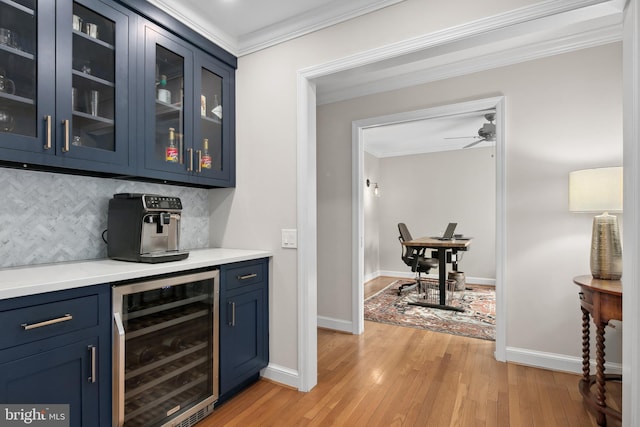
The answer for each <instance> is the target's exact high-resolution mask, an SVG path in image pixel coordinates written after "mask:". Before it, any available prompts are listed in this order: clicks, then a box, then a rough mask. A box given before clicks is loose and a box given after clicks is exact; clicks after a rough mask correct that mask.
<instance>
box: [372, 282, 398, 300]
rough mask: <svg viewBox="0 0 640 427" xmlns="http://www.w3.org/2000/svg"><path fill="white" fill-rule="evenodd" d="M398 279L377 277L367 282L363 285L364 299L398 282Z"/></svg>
mask: <svg viewBox="0 0 640 427" xmlns="http://www.w3.org/2000/svg"><path fill="white" fill-rule="evenodd" d="M398 279H399V277H391V276H378V277H376V278H375V279H371V280H369V281H368V282H367V283H365V284H364V299H367V298H369V297H370V296H371V295H373V294H376V293H378V292H380V291H381V290H382V289H384V288H386V287H387V286H389V284H391V282H394V281H396V280H398Z"/></svg>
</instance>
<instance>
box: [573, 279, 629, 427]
mask: <svg viewBox="0 0 640 427" xmlns="http://www.w3.org/2000/svg"><path fill="white" fill-rule="evenodd" d="M573 282H574V283H575V284H576V285H578V286H580V292H579V295H580V308H581V310H582V378H581V379H580V384H579V389H580V394H582V397H583V399H584V401H585V402H586V403H587V405H589V407H590V408H591V409H592V410H593V411H594V412H595V415H596V422H597V423H598V425H599V426H606V425H607V416H610V417H613V418H616V419H618V420H620V419H622V414H621V413H620V412H619V411H617V410H615V409H613V408H611V407H609V406H607V403H606V396H605V382H606V381H611V380H614V381H621V380H622V376H621V375H609V374H606V375H605V373H604V362H605V359H604V355H605V352H604V350H605V346H604V328H605V326H607V325H608V324H609V321H610V320H622V282H621V281H619V280H601V279H594V278H593V277H591V276H578V277H574V279H573ZM590 316H591V317H592V318H593V323H594V324H595V325H596V374H595V375H590V369H589V347H590V346H589V323H590V322H589V317H590ZM594 384H595V386H596V389H595V394H594V392H592V390H591V389H592V386H593V385H594Z"/></svg>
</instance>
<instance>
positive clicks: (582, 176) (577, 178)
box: [569, 166, 622, 213]
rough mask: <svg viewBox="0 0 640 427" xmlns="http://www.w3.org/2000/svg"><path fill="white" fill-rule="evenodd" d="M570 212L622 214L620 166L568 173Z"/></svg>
mask: <svg viewBox="0 0 640 427" xmlns="http://www.w3.org/2000/svg"><path fill="white" fill-rule="evenodd" d="M569 210H570V211H571V212H599V213H601V212H622V166H618V167H611V168H597V169H583V170H579V171H574V172H570V173H569Z"/></svg>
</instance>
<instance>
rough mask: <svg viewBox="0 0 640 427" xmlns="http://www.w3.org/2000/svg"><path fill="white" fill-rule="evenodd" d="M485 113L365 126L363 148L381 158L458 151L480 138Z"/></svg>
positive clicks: (486, 144)
mask: <svg viewBox="0 0 640 427" xmlns="http://www.w3.org/2000/svg"><path fill="white" fill-rule="evenodd" d="M492 111H493V110H492ZM487 112H488V111H476V112H473V113H465V114H456V115H451V116H445V117H437V118H429V119H425V120H414V121H409V122H403V123H396V124H387V125H384V126H378V127H370V128H366V129H363V131H362V140H363V144H364V151H366V152H368V153H370V154H373V155H374V156H376V157H379V158H381V157H395V156H407V155H413V154H423V153H433V152H439V151H451V150H459V149H462V148H464V146H466V145H468V144H470V143H472V142H474V141H478V140H479V139H480V138H478V129H480V128H481V127H482V125H483V124H485V123H487V120H486V119H485V118H484V115H485V114H486V113H487ZM494 123H495V122H494ZM447 138H455V139H447ZM493 145H495V141H493V142H490V141H483V142H480V143H478V144H476V145H474V146H473V147H470V148H468V149H469V150H471V149H473V148H480V147H489V146H493Z"/></svg>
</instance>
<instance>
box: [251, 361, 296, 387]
mask: <svg viewBox="0 0 640 427" xmlns="http://www.w3.org/2000/svg"><path fill="white" fill-rule="evenodd" d="M260 374H261V376H262V377H263V378H267V379H269V380H271V381H274V382H277V383H280V384H283V385H286V386H289V387H293V388H295V389H296V390H300V374H299V373H298V371H295V370H293V369H289V368H285V367H284V366H280V365H276V364H273V363H269V366H267V367H266V368H264V369H263V370H262V372H261V373H260Z"/></svg>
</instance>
